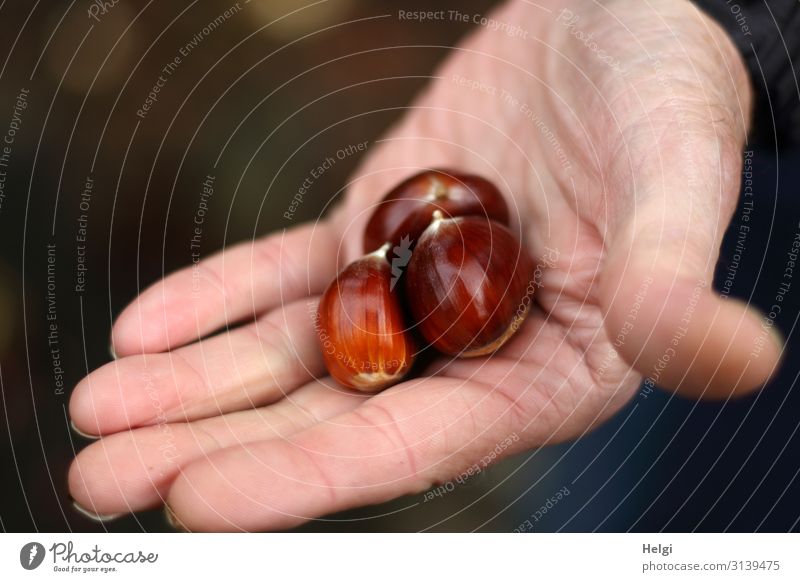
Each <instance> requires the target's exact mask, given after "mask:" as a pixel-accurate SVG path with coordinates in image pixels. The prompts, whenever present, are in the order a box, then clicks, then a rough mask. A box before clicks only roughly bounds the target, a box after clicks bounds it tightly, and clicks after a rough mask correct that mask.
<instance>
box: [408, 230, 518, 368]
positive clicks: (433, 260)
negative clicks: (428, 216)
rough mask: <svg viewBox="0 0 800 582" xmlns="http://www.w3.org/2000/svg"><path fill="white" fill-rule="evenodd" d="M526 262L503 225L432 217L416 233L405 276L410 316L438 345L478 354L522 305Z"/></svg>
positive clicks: (506, 330) (493, 344) (491, 347)
mask: <svg viewBox="0 0 800 582" xmlns="http://www.w3.org/2000/svg"><path fill="white" fill-rule="evenodd" d="M532 277H533V262H532V261H531V259H530V257H529V255H528V254H527V252H526V251H525V249H524V248H523V247H522V246H521V245H520V243H519V242H518V241H517V239H516V237H514V235H513V234H512V233H511V232H510V231H509V230H508V229H507V228H505V227H504V226H503V225H501V224H499V223H497V222H494V221H490V220H486V219H481V218H473V217H459V218H453V219H446V218H442V217H441V216H439V217H437V218H436V219H435V220H434V222H433V223H432V224H431V225H430V226H429V227H428V228H427V229H426V230H425V232H424V233H423V234H422V236H421V237H420V239H419V241H418V243H417V246H416V249H415V250H414V254H413V255H412V257H411V261H410V262H409V265H408V272H407V273H406V278H405V292H406V297H407V299H408V304H409V308H410V310H411V313H412V315H413V319H414V321H416V323H417V325H418V329H419V331H420V332H421V334H422V335H423V336H424V338H425V339H426V340H427V341H428V342H429V343H431V344H432V345H433V346H435V347H436V349H438V350H439V351H441V352H443V353H445V354H449V355H454V356H460V357H474V356H482V355H486V354H489V353H492V352H493V351H495V350H497V349H498V348H500V347H501V346H502V345H503V344H504V343H505V342H506V340H508V339H509V338H510V337H511V335H513V333H514V332H515V331H516V330H517V329H518V328H519V326H520V325H521V323H522V321H523V320H524V318H525V316H526V315H527V313H528V310H529V307H530V304H531V301H532V299H533V298H532V294H533V290H534V285H533V284H532Z"/></svg>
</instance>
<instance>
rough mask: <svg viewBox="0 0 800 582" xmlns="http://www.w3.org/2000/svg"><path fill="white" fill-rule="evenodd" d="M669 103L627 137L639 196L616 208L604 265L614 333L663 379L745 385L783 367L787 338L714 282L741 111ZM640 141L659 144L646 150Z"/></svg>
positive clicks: (686, 385)
mask: <svg viewBox="0 0 800 582" xmlns="http://www.w3.org/2000/svg"><path fill="white" fill-rule="evenodd" d="M671 107H673V108H674V109H673V110H672V111H671V112H669V113H667V112H665V111H661V112H655V113H653V115H652V116H651V118H650V119H649V120H648V125H650V126H651V127H649V128H648V129H647V130H643V129H640V130H638V135H636V134H633V137H632V138H630V139H629V140H628V144H627V147H628V155H629V160H628V162H629V165H630V166H631V167H632V168H635V175H634V173H633V172H632V171H628V173H627V174H626V173H625V172H624V171H623V172H620V173H619V176H620V177H619V179H618V181H617V182H616V185H617V186H618V188H619V189H620V190H623V191H625V195H624V196H623V199H624V200H628V201H629V205H628V208H627V209H626V210H625V211H622V210H620V211H619V212H617V216H616V218H615V222H616V223H615V224H613V226H612V229H613V232H614V235H613V238H612V240H611V244H610V247H609V250H608V255H607V263H606V265H605V267H604V269H603V275H602V281H601V287H600V299H601V303H602V306H603V309H604V313H605V325H606V330H607V332H608V334H609V336H610V337H611V338H612V341H613V343H614V345H615V347H616V349H617V350H618V352H619V353H620V355H621V356H622V358H623V359H625V360H626V361H627V362H628V363H629V364H631V365H632V366H633V367H635V368H636V369H637V370H638V371H639V372H641V373H642V374H644V375H645V376H646V377H647V378H650V380H651V381H652V383H654V384H658V385H660V386H663V387H665V388H669V389H675V390H677V391H678V393H680V394H681V395H684V396H690V397H708V398H726V397H729V396H731V395H740V394H745V393H748V392H749V391H751V390H753V389H755V388H757V387H759V386H760V385H762V384H763V383H764V382H766V381H767V380H768V379H769V377H770V376H771V375H772V373H773V372H774V371H775V370H776V367H777V365H778V362H779V359H780V355H781V352H782V345H783V342H782V341H781V339H780V336H779V335H778V333H777V331H776V330H775V329H774V328H773V327H772V325H771V324H772V321H771V320H769V319H766V318H764V317H763V315H761V314H759V313H758V312H757V311H756V310H755V309H753V308H752V307H750V306H748V305H746V304H745V303H744V302H742V301H739V300H737V299H733V298H727V297H722V296H720V295H719V294H717V293H716V292H715V291H714V290H713V289H712V281H713V273H714V267H715V264H716V262H717V258H718V255H719V249H720V245H721V241H722V237H723V235H724V232H725V229H726V228H727V226H728V224H729V223H730V220H731V216H732V214H733V212H734V209H735V206H736V200H737V198H738V193H739V186H740V176H741V169H742V157H741V156H742V148H743V143H744V136H745V128H744V127H739V126H741V125H743V124H742V122H741V121H739V126H737V123H736V121H735V119H734V118H735V115H732V114H731V115H727V116H725V117H726V120H727V121H726V122H720V121H719V116H720V109H718V108H713V111H712V108H711V107H698V106H697V105H696V104H695V103H693V104H690V105H688V106H686V107H683V108H682V107H681V106H680V105H676V104H672V106H671ZM692 110H693V111H692ZM665 116H666V117H668V118H669V120H670V121H669V123H668V124H666V125H665V124H662V123H661V121H660V120H659V117H665ZM741 118H742V116H741V114H740V115H739V119H740V120H741ZM676 120H677V121H676ZM665 127H668V128H667V129H666V130H665V129H664V128H665ZM656 134H657V137H656ZM630 135H631V134H629V137H630ZM637 142H645V143H649V144H651V145H650V146H649V147H650V148H651V150H652V152H655V153H652V152H651V153H644V152H643V150H639V151H637V145H638V144H637ZM652 144H656V145H655V146H653V145H652ZM631 161H633V163H631Z"/></svg>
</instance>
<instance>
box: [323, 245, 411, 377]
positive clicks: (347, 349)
mask: <svg viewBox="0 0 800 582" xmlns="http://www.w3.org/2000/svg"><path fill="white" fill-rule="evenodd" d="M388 250H389V245H388V244H386V245H384V246H383V247H381V248H380V249H378V250H377V251H375V252H373V253H370V254H368V255H366V256H365V257H362V258H361V259H359V260H357V261H355V262H353V263H351V264H350V266H348V267H347V268H346V269H344V270H343V271H342V272H341V273H339V274H338V275H337V277H336V280H334V281H333V283H331V284H330V286H329V287H328V289H327V290H326V291H325V294H324V295H323V296H322V299H321V300H320V304H319V311H318V314H317V331H318V335H319V340H320V345H321V347H322V353H323V357H324V359H325V365H326V366H327V368H328V371H329V372H330V374H331V376H333V377H334V378H335V379H336V380H337V381H339V383H341V384H343V385H345V386H347V387H349V388H354V389H356V390H360V391H363V392H376V391H378V390H381V389H383V388H386V387H387V386H389V385H391V384H394V383H395V382H398V381H399V380H401V379H402V378H403V376H404V375H405V374H406V373H407V372H408V369H409V368H410V367H411V365H412V363H413V360H414V355H415V353H416V347H415V345H414V341H413V339H412V337H411V335H410V333H409V332H408V329H407V326H406V324H405V318H404V315H403V309H402V307H401V304H400V296H399V291H400V288H399V287H398V288H396V289H394V290H393V289H392V287H393V285H392V271H391V267H390V265H389V263H388V262H387V260H386V253H387V251H388Z"/></svg>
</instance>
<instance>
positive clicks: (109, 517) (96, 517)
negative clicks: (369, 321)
mask: <svg viewBox="0 0 800 582" xmlns="http://www.w3.org/2000/svg"><path fill="white" fill-rule="evenodd" d="M72 507H74V508H75V510H76V511H77V512H78V513H80V514H81V515H83V516H84V517H88V518H89V519H91V520H92V521H97V522H100V523H105V522H107V521H113V520H115V519H117V518H119V517H122V516H123V515H125V514H124V513H110V514H108V515H102V514H100V513H95V512H94V511H89V510H88V509H86V508H85V507H83V506H82V505H81V504H80V503H78V502H77V501H73V502H72Z"/></svg>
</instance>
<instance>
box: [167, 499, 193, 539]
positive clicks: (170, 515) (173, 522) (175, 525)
mask: <svg viewBox="0 0 800 582" xmlns="http://www.w3.org/2000/svg"><path fill="white" fill-rule="evenodd" d="M164 515H165V516H166V518H167V523H168V524H169V525H170V527H171V528H172V529H174V530H175V531H179V532H181V533H189V529H188V528H187V527H186V526H185V525H183V522H182V521H181V520H180V519H178V516H177V515H175V512H174V511H172V508H171V507H170V506H169V505H167V504H166V503H165V504H164Z"/></svg>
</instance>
